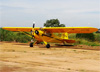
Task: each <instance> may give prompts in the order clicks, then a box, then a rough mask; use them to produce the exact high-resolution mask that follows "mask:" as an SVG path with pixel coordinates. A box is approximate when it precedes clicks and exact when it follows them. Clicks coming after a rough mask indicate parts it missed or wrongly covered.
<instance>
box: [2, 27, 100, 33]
mask: <svg viewBox="0 0 100 72" xmlns="http://www.w3.org/2000/svg"><path fill="white" fill-rule="evenodd" d="M3 29H5V30H9V31H25V32H30V31H31V30H32V27H3ZM39 29H40V28H39V27H35V28H34V30H39ZM42 29H44V30H45V31H46V32H48V33H65V32H67V33H92V32H96V31H98V29H97V28H93V27H44V28H42Z"/></svg>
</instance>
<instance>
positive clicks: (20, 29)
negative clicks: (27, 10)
mask: <svg viewBox="0 0 100 72" xmlns="http://www.w3.org/2000/svg"><path fill="white" fill-rule="evenodd" d="M2 28H3V29H5V30H9V31H22V32H23V31H25V32H30V31H31V30H32V27H2ZM34 29H35V30H38V29H39V27H36V28H34Z"/></svg>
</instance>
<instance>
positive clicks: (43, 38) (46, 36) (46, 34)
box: [3, 24, 98, 48]
mask: <svg viewBox="0 0 100 72" xmlns="http://www.w3.org/2000/svg"><path fill="white" fill-rule="evenodd" d="M34 26H35V24H33V27H3V29H5V30H9V31H18V32H23V33H25V34H26V35H28V36H31V37H32V39H33V40H34V39H35V40H34V41H32V42H31V43H30V47H33V45H35V44H37V43H41V42H44V44H45V45H46V47H47V48H50V43H64V44H65V43H75V40H70V39H69V38H68V33H93V32H96V31H98V29H97V28H93V27H44V28H40V27H34ZM28 32H31V34H29V33H28ZM54 33H62V34H61V36H57V35H55V34H54Z"/></svg>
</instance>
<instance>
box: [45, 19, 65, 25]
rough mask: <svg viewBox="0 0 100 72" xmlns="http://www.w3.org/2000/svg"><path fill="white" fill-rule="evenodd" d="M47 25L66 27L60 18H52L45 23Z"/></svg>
mask: <svg viewBox="0 0 100 72" xmlns="http://www.w3.org/2000/svg"><path fill="white" fill-rule="evenodd" d="M44 26H45V27H65V25H64V24H60V22H59V20H58V19H50V20H47V21H46V23H44Z"/></svg>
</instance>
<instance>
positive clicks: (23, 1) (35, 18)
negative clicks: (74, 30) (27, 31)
mask: <svg viewBox="0 0 100 72" xmlns="http://www.w3.org/2000/svg"><path fill="white" fill-rule="evenodd" d="M50 19H58V20H59V21H60V23H61V24H65V25H66V27H96V28H100V0H0V27H32V24H33V22H35V26H36V27H43V25H44V23H45V22H46V20H50Z"/></svg>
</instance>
